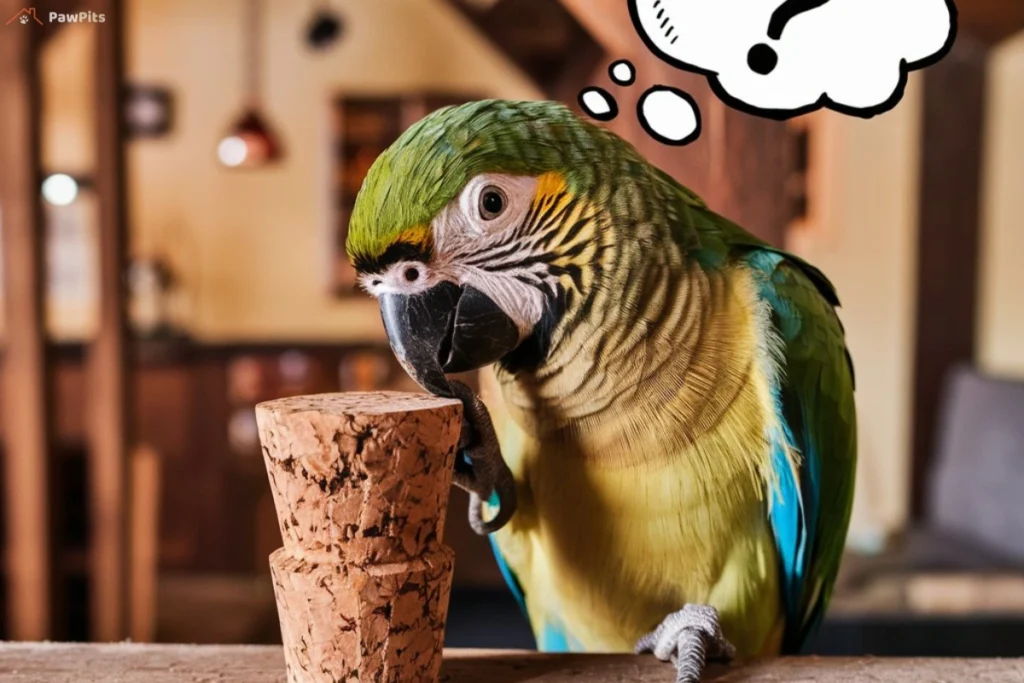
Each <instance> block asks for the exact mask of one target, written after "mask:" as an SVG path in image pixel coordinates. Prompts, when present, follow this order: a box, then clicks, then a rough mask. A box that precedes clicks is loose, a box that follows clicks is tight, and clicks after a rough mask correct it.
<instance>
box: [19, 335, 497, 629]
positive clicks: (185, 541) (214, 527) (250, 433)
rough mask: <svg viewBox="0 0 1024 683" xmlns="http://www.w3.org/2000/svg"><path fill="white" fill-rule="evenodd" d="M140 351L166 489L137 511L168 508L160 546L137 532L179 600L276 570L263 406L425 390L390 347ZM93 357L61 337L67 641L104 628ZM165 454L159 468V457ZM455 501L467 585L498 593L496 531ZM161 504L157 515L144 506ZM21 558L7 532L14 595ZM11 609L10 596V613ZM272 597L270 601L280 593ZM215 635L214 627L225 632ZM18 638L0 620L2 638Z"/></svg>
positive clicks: (60, 576)
mask: <svg viewBox="0 0 1024 683" xmlns="http://www.w3.org/2000/svg"><path fill="white" fill-rule="evenodd" d="M133 356H134V357H135V364H134V366H133V367H132V369H131V371H130V372H129V374H128V377H129V380H130V391H131V393H132V395H133V403H132V410H131V413H130V418H131V423H130V425H129V426H130V428H131V431H132V432H133V433H134V434H135V436H136V443H138V444H139V446H140V447H141V448H143V449H144V451H143V455H144V456H145V455H146V454H150V459H149V460H146V459H141V460H139V463H141V467H143V468H144V469H143V471H142V476H144V477H147V478H148V480H150V481H152V480H154V479H156V480H157V481H158V482H159V490H158V492H156V493H155V494H149V493H147V494H146V495H147V496H150V495H157V496H158V499H157V501H156V502H155V503H154V504H153V505H151V507H150V508H146V507H145V504H146V503H147V502H149V501H147V500H139V501H134V502H133V503H132V510H140V509H141V510H142V513H141V514H143V515H144V516H145V515H158V519H157V520H155V521H154V522H153V523H158V524H159V533H158V535H157V537H156V538H155V539H151V541H150V540H149V536H147V534H145V533H140V534H138V535H136V536H135V537H136V538H138V539H140V540H141V541H142V542H143V543H146V542H152V543H154V544H155V547H154V549H153V552H154V553H155V555H156V558H155V561H156V563H157V568H158V569H159V572H160V577H161V578H167V579H168V580H170V581H171V582H172V583H171V586H170V589H169V590H170V591H171V594H173V595H179V596H181V595H183V592H185V593H187V591H188V590H190V589H189V586H192V587H193V588H194V590H195V591H197V593H196V595H197V596H198V595H201V594H202V591H205V590H206V589H207V587H209V586H215V585H224V584H223V582H224V581H228V582H229V584H230V586H231V587H229V588H227V589H224V588H221V589H217V591H215V592H219V593H221V594H223V593H224V592H225V591H227V592H230V591H236V592H237V591H239V590H245V588H244V587H245V586H246V585H249V583H247V582H252V581H253V580H256V581H259V580H260V579H259V577H264V576H266V575H267V572H268V565H267V557H268V556H269V554H270V552H271V551H272V550H274V549H275V548H277V547H279V546H280V545H281V538H280V533H279V531H278V528H277V520H276V516H275V514H274V510H273V503H272V501H271V497H270V490H269V488H268V485H267V478H266V472H265V471H264V466H263V461H262V458H261V455H260V450H259V443H258V440H257V437H256V431H255V421H254V413H253V407H254V406H255V404H256V403H257V402H259V401H263V400H269V399H272V398H277V397H281V396H288V395H295V394H306V393H317V392H325V391H339V390H345V391H349V390H352V391H356V390H372V389H378V388H390V389H396V390H406V391H418V390H419V389H418V388H417V387H416V386H415V385H414V384H413V383H412V382H411V380H409V379H408V377H407V375H406V374H405V372H404V371H403V370H401V368H400V367H399V366H398V364H397V362H396V361H395V360H394V356H393V354H392V353H391V352H390V350H389V349H388V348H387V347H386V346H383V345H368V346H352V347H343V346H332V345H319V346H314V345H309V344H301V343H295V344H290V345H289V344H280V345H246V344H234V345H231V344H226V345H195V344H190V343H188V342H185V341H180V340H178V341H172V342H161V341H156V340H151V341H136V342H134V343H133ZM86 360H87V355H86V349H85V348H84V347H82V346H78V345H61V346H58V347H55V348H54V349H53V350H52V352H51V361H52V362H51V372H52V374H53V377H54V392H53V399H54V400H53V405H54V412H53V414H54V415H55V419H56V422H55V425H54V430H53V434H54V437H53V443H54V448H53V452H54V458H55V460H54V467H53V468H52V472H51V482H52V486H53V487H54V495H53V496H51V497H50V500H51V501H52V502H51V506H50V507H49V508H48V512H49V513H50V514H52V516H53V524H54V527H55V532H54V534H53V538H54V545H55V547H54V558H53V562H52V566H53V571H54V590H55V591H56V592H58V593H59V594H60V598H61V604H62V609H61V614H62V618H61V620H60V622H59V623H56V624H54V629H53V632H54V633H56V634H57V636H56V637H57V638H61V639H74V640H86V639H92V638H95V635H94V634H95V633H96V631H95V628H94V624H95V621H93V619H94V617H91V616H90V614H94V612H95V610H93V609H92V607H93V605H94V604H95V603H94V600H95V599H96V597H95V593H94V592H92V590H91V586H92V580H93V577H94V576H95V572H96V565H95V563H94V562H92V561H91V554H90V553H91V548H92V547H93V541H94V539H95V534H96V529H97V526H96V523H95V514H96V508H95V506H94V505H93V504H92V502H91V497H90V491H91V490H93V483H92V480H93V476H94V475H93V471H92V468H91V467H90V466H89V453H90V439H89V437H90V428H91V422H90V420H89V412H88V410H87V409H88V406H89V396H90V394H89V386H90V385H89V377H88V365H87V362H86ZM7 371H8V364H7V362H6V359H5V358H3V357H2V356H0V379H3V378H5V377H6V373H7ZM467 379H471V378H467ZM6 407H7V401H6V399H0V414H6ZM16 431H17V430H12V429H11V428H10V426H9V425H7V424H5V423H4V422H3V421H2V420H0V463H4V464H6V459H7V458H6V453H5V451H6V449H5V448H3V445H4V444H6V443H7V442H8V439H9V438H10V436H11V435H12V434H15V433H16ZM154 456H155V458H156V460H157V463H158V465H157V466H156V467H157V470H156V471H153V468H154V466H153V465H152V464H151V463H152V457H154ZM136 460H137V458H133V459H132V462H135V461H136ZM4 471H5V472H6V471H9V468H4ZM11 490H12V489H11V488H10V487H7V488H4V489H2V491H5V492H10V491H11ZM4 497H5V496H4V494H3V493H0V498H4ZM140 504H141V505H143V507H141V508H139V507H138V505H140ZM451 506H452V507H451V511H450V513H449V523H448V527H447V529H448V532H447V533H448V544H449V545H451V546H452V547H453V548H454V549H455V550H456V552H457V553H458V554H459V558H460V561H459V563H458V567H457V569H456V583H457V585H459V586H463V587H488V588H500V587H501V586H502V585H503V583H502V579H501V576H500V574H499V572H498V570H497V567H496V565H495V563H494V561H493V559H492V557H491V551H490V547H489V545H488V543H487V541H486V539H484V538H481V537H478V536H476V535H475V534H474V533H473V532H472V531H471V530H470V528H469V525H468V524H467V522H466V509H467V506H468V500H467V497H466V496H465V495H464V494H463V493H462V492H461V491H458V490H456V491H453V495H452V503H451ZM150 509H152V510H153V512H146V510H150ZM138 514H140V513H138V512H133V515H130V516H128V515H126V517H135V516H137V515H138ZM133 523H145V521H144V519H143V520H141V521H138V520H136V521H135V522H133ZM12 552H14V550H13V549H9V548H7V543H6V540H5V539H3V538H2V537H0V579H3V580H2V581H0V585H2V584H4V583H7V585H8V587H9V588H8V590H10V589H11V588H12V587H14V586H15V585H16V584H12V583H10V582H9V579H10V577H11V574H10V570H11V569H15V568H16V567H17V563H15V562H12V561H11V558H12V555H11V553H12ZM128 560H129V557H126V558H125V561H126V562H127V561H128ZM140 561H145V559H144V558H143V559H142V560H140ZM137 573H138V572H136V573H133V576H134V575H135V574H137ZM140 575H142V576H144V573H143V574H140ZM211 582H212V583H211ZM218 582H220V583H218ZM126 583H128V582H127V581H126ZM265 587H269V579H268V580H267V583H266V586H265ZM129 588H130V586H129V585H126V586H125V587H124V590H125V591H128V590H129ZM259 590H260V591H262V588H261V589H259ZM7 594H8V595H9V593H7ZM260 595H262V593H260ZM267 597H269V595H268V596H267ZM259 599H260V600H262V599H264V598H262V597H260V598H259ZM13 604H16V603H11V602H8V601H7V599H6V595H3V594H0V605H4V606H5V609H10V607H8V606H10V605H13ZM267 605H268V606H269V607H270V608H271V609H272V608H273V602H272V598H271V599H270V601H269V602H268V603H267ZM132 609H134V607H132ZM9 616H16V615H13V614H12V615H9ZM157 616H158V617H159V614H158V615H157ZM215 616H216V614H211V615H210V617H211V618H212V617H215ZM188 618H190V619H192V618H198V616H196V617H188ZM7 623H14V622H13V621H8V622H7ZM193 623H194V622H193ZM210 633H211V636H210V637H214V636H215V635H216V631H214V630H211V631H210ZM13 635H14V632H13V631H9V630H6V629H4V628H3V622H0V640H2V639H4V638H5V637H7V638H10V637H12V636H13ZM221 637H222V638H224V637H228V636H224V635H222V636H221Z"/></svg>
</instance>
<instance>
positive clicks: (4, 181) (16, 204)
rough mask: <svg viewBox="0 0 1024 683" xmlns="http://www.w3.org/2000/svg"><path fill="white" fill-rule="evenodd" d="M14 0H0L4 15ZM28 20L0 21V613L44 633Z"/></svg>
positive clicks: (43, 476)
mask: <svg viewBox="0 0 1024 683" xmlns="http://www.w3.org/2000/svg"><path fill="white" fill-rule="evenodd" d="M21 7H22V3H21V0H0V16H2V17H3V20H4V21H6V20H7V18H8V17H10V16H13V15H14V14H15V13H16V12H17V11H18V10H19V9H21ZM35 29H36V27H35V26H20V25H17V24H12V25H10V26H0V30H3V39H2V40H0V232H2V235H3V247H2V251H3V261H4V262H3V273H4V287H3V291H4V299H5V304H6V311H5V312H6V325H5V328H6V339H5V340H4V341H5V344H4V356H3V361H4V373H3V375H4V387H3V389H4V397H3V398H4V400H3V416H2V419H3V421H4V430H5V436H6V438H5V443H4V446H5V448H4V450H5V457H4V458H3V464H4V467H5V473H4V474H5V476H4V480H5V481H6V490H5V491H4V496H3V498H4V500H5V502H6V505H5V507H4V510H3V519H4V523H5V526H6V532H7V533H6V536H7V551H6V555H7V604H6V605H5V606H4V608H5V609H6V610H7V618H8V624H9V629H10V633H9V635H10V637H11V638H13V639H14V640H43V639H45V638H50V637H52V636H53V633H52V622H51V618H52V608H51V592H52V591H51V589H52V581H53V562H52V534H51V519H50V517H51V516H50V505H49V468H50V464H49V463H50V452H51V451H50V447H51V443H50V442H51V430H50V422H51V420H50V415H49V414H48V406H49V405H50V401H49V381H50V380H49V373H48V368H47V363H46V338H45V329H44V316H43V310H44V308H43V307H44V300H43V296H44V287H43V279H44V268H43V263H44V261H43V220H42V211H41V206H40V198H39V180H40V179H39V119H40V100H39V73H38V66H37V64H38V63H37V54H36V52H37V50H36V39H37V35H36V30H35Z"/></svg>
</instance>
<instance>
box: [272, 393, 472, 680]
mask: <svg viewBox="0 0 1024 683" xmlns="http://www.w3.org/2000/svg"><path fill="white" fill-rule="evenodd" d="M256 419H257V424H258V425H259V432H260V441H261V442H262V444H263V456H264V461H265V463H266V466H267V474H268V476H269V479H270V486H271V490H272V491H273V495H274V503H275V506H276V509H277V515H278V521H279V523H280V526H281V535H282V538H283V539H284V547H283V548H281V549H279V550H277V551H275V552H274V553H273V554H272V555H271V558H270V565H271V572H272V576H273V581H274V591H275V595H276V597H277V607H278V615H279V617H280V620H281V632H282V638H283V640H284V647H285V660H286V664H287V668H288V680H289V681H290V682H292V683H298V682H300V681H331V682H332V683H333V682H334V681H346V682H349V681H350V682H353V683H354V682H357V681H359V682H361V681H367V682H368V681H374V682H377V681H386V682H390V681H395V682H396V683H397V682H399V681H424V682H427V683H429V682H431V681H436V680H437V676H438V671H439V669H440V664H441V651H442V647H443V643H444V627H445V620H446V617H447V612H448V596H449V593H450V591H451V577H452V568H453V555H452V552H451V550H450V549H449V548H447V547H446V546H444V545H442V541H443V540H444V521H445V512H446V510H447V508H448V495H449V491H450V487H451V481H452V471H453V465H454V459H455V450H456V446H457V443H458V439H459V434H460V429H461V420H462V404H461V403H460V402H459V401H457V400H454V399H444V398H437V397H433V396H429V395H426V394H409V393H399V392H372V393H345V394H320V395H315V396H297V397H293V398H286V399H281V400H277V401H269V402H267V403H261V404H260V405H258V406H257V407H256Z"/></svg>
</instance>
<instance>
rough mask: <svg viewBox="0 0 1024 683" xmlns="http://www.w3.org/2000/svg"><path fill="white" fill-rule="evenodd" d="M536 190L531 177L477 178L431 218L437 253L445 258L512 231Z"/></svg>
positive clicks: (498, 175)
mask: <svg viewBox="0 0 1024 683" xmlns="http://www.w3.org/2000/svg"><path fill="white" fill-rule="evenodd" d="M536 191H537V179H536V178H535V177H532V176H514V175H506V174H503V173H482V174H480V175H478V176H476V177H475V178H473V179H472V180H470V181H469V182H468V183H466V186H465V187H464V188H463V189H462V192H461V193H459V196H458V197H457V198H456V200H455V201H453V202H452V203H451V204H449V205H448V206H447V207H445V208H444V209H443V210H442V211H441V212H440V213H439V214H438V215H437V218H435V219H434V236H435V248H436V250H437V253H438V254H439V255H440V256H441V257H442V258H444V257H445V256H448V255H452V254H453V252H456V251H463V250H464V249H465V248H466V247H467V246H468V245H472V244H480V245H481V246H484V245H486V244H487V243H488V241H489V240H488V238H489V237H492V236H495V237H496V236H500V235H502V234H504V233H505V232H506V231H508V230H510V229H514V228H515V227H517V226H518V225H519V224H520V223H521V222H522V221H523V219H524V218H525V217H526V215H527V214H528V213H529V211H530V207H531V206H532V205H533V200H534V195H535V193H536ZM499 206H500V210H497V211H495V210H494V209H496V208H499Z"/></svg>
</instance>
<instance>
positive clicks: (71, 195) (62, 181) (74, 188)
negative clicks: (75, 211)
mask: <svg viewBox="0 0 1024 683" xmlns="http://www.w3.org/2000/svg"><path fill="white" fill-rule="evenodd" d="M42 189H43V199H45V200H46V201H47V202H49V203H50V204H53V205H54V206H67V205H68V204H70V203H71V202H73V201H75V197H77V196H78V183H77V182H75V179H74V178H72V177H71V176H69V175H67V174H66V173H54V174H53V175H51V176H48V177H47V178H46V180H44V181H43V188H42Z"/></svg>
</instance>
